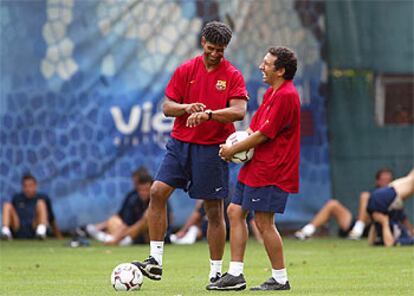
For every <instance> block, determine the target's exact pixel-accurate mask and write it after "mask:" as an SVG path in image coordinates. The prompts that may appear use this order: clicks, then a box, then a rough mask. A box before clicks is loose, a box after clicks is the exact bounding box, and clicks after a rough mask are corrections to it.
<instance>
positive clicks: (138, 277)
mask: <svg viewBox="0 0 414 296" xmlns="http://www.w3.org/2000/svg"><path fill="white" fill-rule="evenodd" d="M143 281H144V276H143V275H142V272H141V271H140V270H139V268H138V267H137V266H135V265H134V264H131V263H122V264H119V265H118V266H117V267H115V268H114V270H113V271H112V274H111V283H112V287H114V289H115V290H116V291H133V290H139V289H140V288H141V285H142V282H143Z"/></svg>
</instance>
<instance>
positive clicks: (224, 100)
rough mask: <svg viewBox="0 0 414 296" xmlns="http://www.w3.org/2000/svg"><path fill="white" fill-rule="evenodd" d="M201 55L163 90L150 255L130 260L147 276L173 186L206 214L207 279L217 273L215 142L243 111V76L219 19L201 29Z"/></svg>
mask: <svg viewBox="0 0 414 296" xmlns="http://www.w3.org/2000/svg"><path fill="white" fill-rule="evenodd" d="M201 36H202V37H201V45H202V47H203V51H204V53H203V55H200V56H197V57H195V58H193V59H191V60H189V61H187V62H185V63H184V64H182V65H181V66H179V67H178V68H177V69H176V70H175V72H174V74H173V76H172V78H171V80H170V82H169V84H168V86H167V89H166V91H165V95H166V98H165V102H164V105H163V112H164V114H165V115H166V116H172V117H175V121H174V126H173V129H172V132H171V139H170V140H169V142H168V143H167V146H166V148H167V153H166V155H165V157H164V159H163V162H162V163H161V166H160V167H159V169H158V173H157V175H156V177H155V180H156V181H155V182H154V184H153V185H152V187H151V197H150V204H149V208H148V223H149V236H150V257H149V258H148V259H146V260H144V261H143V262H133V264H135V265H137V266H138V267H139V268H140V270H141V271H142V272H143V274H144V275H145V276H147V277H149V278H150V279H153V280H160V279H161V275H162V254H163V247H164V245H163V242H164V236H165V232H166V228H167V221H166V216H167V213H166V204H167V200H168V198H169V197H170V195H171V194H172V193H173V191H174V190H175V189H176V188H181V189H184V190H186V191H188V193H189V195H190V197H191V198H195V199H203V200H205V202H204V207H205V210H206V213H207V218H208V230H207V240H208V244H209V250H210V274H209V279H210V283H211V282H214V281H216V280H217V279H219V278H220V276H221V266H222V257H223V253H224V245H225V240H226V228H225V222H224V205H223V199H224V198H225V197H226V196H227V195H228V178H229V176H228V175H229V174H228V164H227V163H226V162H225V161H224V160H222V159H221V158H220V157H219V155H218V152H219V149H220V147H219V145H220V144H221V143H223V142H224V141H225V140H226V138H227V137H228V136H229V135H230V134H231V133H233V132H234V131H235V128H234V125H233V122H234V121H236V120H242V119H243V118H244V116H245V114H246V101H247V91H246V86H245V83H244V79H243V76H242V75H241V73H240V71H239V70H237V69H236V68H235V67H234V66H233V65H232V64H230V62H228V61H227V60H226V59H225V58H224V50H225V49H226V47H227V45H228V43H229V42H230V39H231V36H232V31H231V30H230V28H229V27H228V26H227V25H225V24H223V23H220V22H210V23H208V24H207V25H206V26H205V27H204V28H203V30H202V32H201Z"/></svg>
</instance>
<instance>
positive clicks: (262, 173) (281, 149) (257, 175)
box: [238, 80, 300, 193]
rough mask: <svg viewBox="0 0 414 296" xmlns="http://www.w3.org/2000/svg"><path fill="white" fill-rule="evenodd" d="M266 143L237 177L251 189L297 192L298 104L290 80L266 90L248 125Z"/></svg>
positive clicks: (260, 146)
mask: <svg viewBox="0 0 414 296" xmlns="http://www.w3.org/2000/svg"><path fill="white" fill-rule="evenodd" d="M250 129H251V130H252V131H253V132H255V131H260V132H261V133H263V134H264V135H266V136H267V137H268V138H269V140H268V141H267V142H265V143H264V144H261V145H259V146H257V147H256V148H255V151H254V155H253V158H252V159H251V160H250V161H249V162H248V163H246V164H245V165H244V166H243V167H242V168H241V169H240V173H239V178H238V179H239V181H240V182H242V183H244V184H246V185H248V186H251V187H263V186H269V185H276V186H278V187H279V188H281V189H282V190H284V191H286V192H290V193H295V192H298V190H299V158H300V101H299V95H298V93H297V91H296V89H295V86H294V85H293V82H292V81H290V80H287V81H285V82H284V83H283V84H282V85H281V86H280V87H279V88H278V89H277V90H276V92H274V93H273V88H272V87H270V88H269V89H268V90H267V91H266V93H265V94H264V96H263V102H262V104H261V105H260V106H259V108H258V109H257V111H256V113H255V114H254V116H253V118H252V122H251V123H250Z"/></svg>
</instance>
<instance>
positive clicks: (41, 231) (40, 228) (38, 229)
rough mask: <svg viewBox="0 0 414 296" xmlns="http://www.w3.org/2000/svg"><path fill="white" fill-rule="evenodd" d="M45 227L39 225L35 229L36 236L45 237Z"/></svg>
mask: <svg viewBox="0 0 414 296" xmlns="http://www.w3.org/2000/svg"><path fill="white" fill-rule="evenodd" d="M46 230H47V228H46V225H45V224H39V225H37V227H36V234H37V235H40V236H46Z"/></svg>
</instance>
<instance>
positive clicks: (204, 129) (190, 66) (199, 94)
mask: <svg viewBox="0 0 414 296" xmlns="http://www.w3.org/2000/svg"><path fill="white" fill-rule="evenodd" d="M165 95H166V96H167V97H168V98H169V99H171V100H173V101H175V102H177V103H185V104H188V103H196V102H199V103H203V104H204V105H206V109H211V110H217V109H223V108H226V107H228V106H229V101H230V99H231V98H235V97H239V98H245V99H247V90H246V85H245V83H244V79H243V76H242V75H241V73H240V71H239V70H237V69H236V67H234V66H233V65H232V64H231V63H230V62H229V61H227V60H226V59H225V58H223V59H222V60H221V62H220V64H219V66H218V67H217V68H216V69H214V70H213V71H210V72H207V70H206V67H205V65H204V62H203V55H201V56H197V57H195V58H193V59H191V60H189V61H187V62H186V63H184V64H182V65H181V66H179V67H178V68H177V69H176V70H175V72H174V75H173V76H172V78H171V80H170V82H169V83H168V85H167V89H166V90H165ZM188 116H189V114H183V115H181V116H179V117H176V118H175V121H174V126H173V129H172V131H171V136H172V137H173V138H176V139H178V140H180V141H183V142H189V143H194V144H203V145H210V144H221V143H224V142H225V141H226V139H227V137H228V136H229V135H230V134H231V133H233V132H234V130H235V129H234V125H233V123H226V124H224V123H220V122H217V121H214V120H210V121H206V122H203V123H202V124H200V125H198V126H196V127H193V128H189V127H186V126H185V124H186V121H187V118H188Z"/></svg>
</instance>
